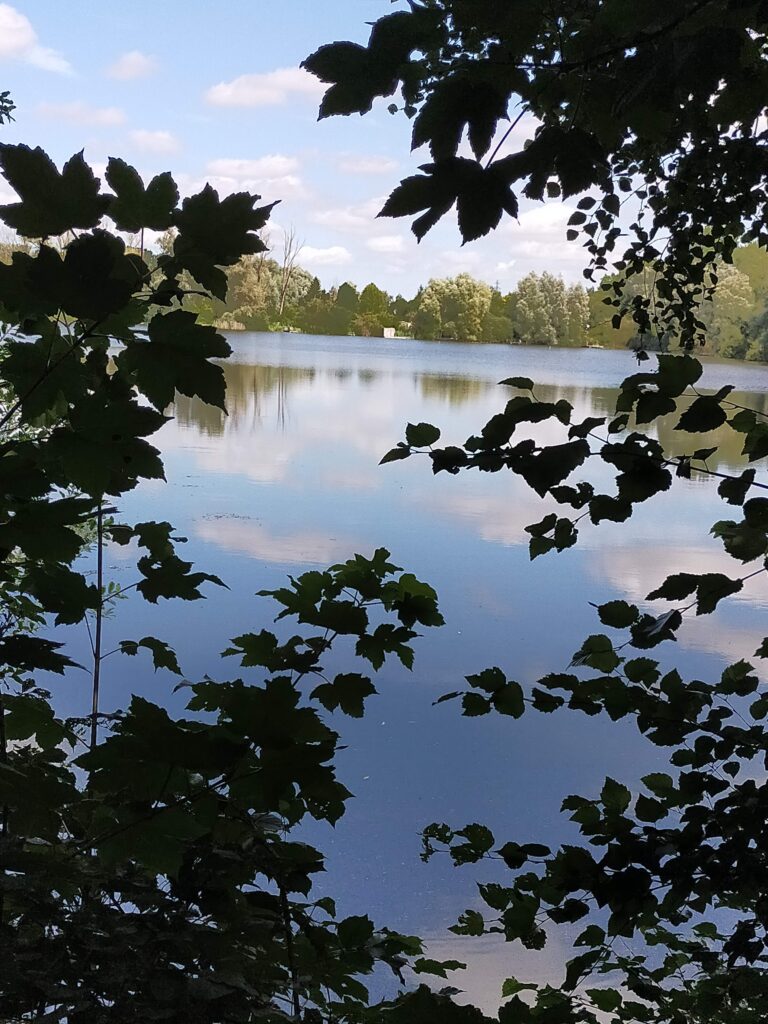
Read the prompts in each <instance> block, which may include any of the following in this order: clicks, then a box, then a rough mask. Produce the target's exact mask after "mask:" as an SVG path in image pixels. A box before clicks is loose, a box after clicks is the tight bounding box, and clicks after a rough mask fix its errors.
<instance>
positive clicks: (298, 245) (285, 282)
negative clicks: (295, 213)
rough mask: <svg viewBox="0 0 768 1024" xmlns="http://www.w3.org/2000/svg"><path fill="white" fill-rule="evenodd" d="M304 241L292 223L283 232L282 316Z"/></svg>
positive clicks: (280, 297) (279, 295)
mask: <svg viewBox="0 0 768 1024" xmlns="http://www.w3.org/2000/svg"><path fill="white" fill-rule="evenodd" d="M302 246H303V242H300V241H299V240H298V238H297V236H296V228H295V227H294V226H293V225H291V226H290V228H288V230H287V231H284V232H283V245H282V251H281V258H280V277H279V285H278V302H277V315H278V317H282V315H283V310H284V309H285V303H286V299H287V296H288V289H289V288H290V286H291V279H292V278H293V275H294V273H295V272H296V261H297V260H298V258H299V253H300V252H301V250H302Z"/></svg>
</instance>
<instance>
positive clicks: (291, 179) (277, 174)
mask: <svg viewBox="0 0 768 1024" xmlns="http://www.w3.org/2000/svg"><path fill="white" fill-rule="evenodd" d="M298 168H299V161H298V160H296V159H295V157H290V156H283V155H281V154H279V153H274V154H271V155H268V156H264V157H260V158H257V159H253V160H245V159H229V158H222V159H217V160H211V161H209V162H208V164H206V168H205V181H206V182H209V183H210V184H211V185H213V187H214V188H215V189H217V190H218V191H219V192H220V193H221V194H222V195H226V194H228V193H230V192H256V193H258V194H259V195H261V196H264V197H265V199H267V200H273V199H306V198H307V196H308V194H309V193H308V191H307V187H306V185H305V184H304V182H303V180H302V178H301V177H300V175H298V174H296V173H295V172H296V171H297V170H298ZM203 184H204V182H194V183H191V186H190V188H191V191H197V190H198V189H200V188H202V186H203Z"/></svg>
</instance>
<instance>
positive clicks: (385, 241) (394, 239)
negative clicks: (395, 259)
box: [365, 235, 405, 253]
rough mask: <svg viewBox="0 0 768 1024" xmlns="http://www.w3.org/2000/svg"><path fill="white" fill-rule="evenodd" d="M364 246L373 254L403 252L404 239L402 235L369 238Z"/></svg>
mask: <svg viewBox="0 0 768 1024" xmlns="http://www.w3.org/2000/svg"><path fill="white" fill-rule="evenodd" d="M365 244H366V245H367V247H368V248H369V249H371V250H372V251H373V252H384V253H397V252H405V238H404V237H403V235H378V236H374V237H373V238H369V239H368V241H367V242H366V243H365Z"/></svg>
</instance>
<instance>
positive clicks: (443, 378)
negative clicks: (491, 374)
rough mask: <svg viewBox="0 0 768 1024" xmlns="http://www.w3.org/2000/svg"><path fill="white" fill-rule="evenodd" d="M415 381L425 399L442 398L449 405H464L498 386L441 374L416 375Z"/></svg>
mask: <svg viewBox="0 0 768 1024" xmlns="http://www.w3.org/2000/svg"><path fill="white" fill-rule="evenodd" d="M414 381H415V382H417V383H418V385H419V388H420V390H421V394H422V395H423V397H424V398H440V399H442V400H443V401H444V402H447V403H448V405H464V404H465V403H466V402H471V401H472V400H473V399H475V398H479V397H480V396H481V395H484V394H485V393H486V392H488V391H490V390H491V388H493V387H495V386H496V385H495V384H492V383H490V382H489V381H485V380H478V379H477V378H476V377H455V376H453V375H452V374H451V375H448V374H440V373H415V374H414ZM499 394H500V395H501V390H500V391H499ZM500 400H503V399H500Z"/></svg>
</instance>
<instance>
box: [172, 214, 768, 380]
mask: <svg viewBox="0 0 768 1024" xmlns="http://www.w3.org/2000/svg"><path fill="white" fill-rule="evenodd" d="M170 245H172V238H171V237H169V238H167V239H163V238H161V240H160V248H161V250H163V251H165V250H167V249H168V247H169V246H170ZM300 257H301V247H300V245H299V244H298V243H297V242H296V235H295V232H294V231H290V232H288V234H287V235H286V237H285V240H284V243H283V246H282V248H281V249H277V250H275V249H273V250H272V251H271V252H267V251H265V252H263V253H259V254H257V255H255V256H247V257H244V258H243V259H242V260H240V262H239V263H238V264H237V265H236V266H234V267H232V268H230V269H229V271H228V274H227V277H228V285H229V291H228V293H227V299H226V300H220V299H216V298H215V297H214V298H210V297H204V298H203V297H191V298H188V300H187V302H188V303H189V304H190V305H191V306H192V307H193V308H194V311H195V312H196V313H197V314H198V316H199V317H200V318H201V322H203V323H208V324H212V325H214V326H216V327H218V328H219V329H223V330H242V329H245V330H254V331H275V330H277V331H280V330H288V331H301V332H303V333H306V334H324V335H350V334H351V335H357V336H362V337H371V336H379V337H380V336H382V335H383V334H384V331H385V328H390V329H392V330H394V332H395V333H396V334H397V335H398V336H402V337H411V338H419V339H423V340H427V341H434V340H441V339H444V340H452V341H468V342H495V343H501V344H504V343H517V344H524V345H561V346H569V345H570V346H584V345H591V346H594V347H600V348H625V347H638V346H642V347H645V348H655V347H658V344H659V342H658V339H652V338H650V337H649V336H647V335H644V334H642V333H639V332H638V329H637V325H636V324H635V323H634V322H633V321H632V320H631V319H630V318H629V317H624V318H623V320H622V323H621V325H620V326H618V327H616V326H615V325H614V324H613V323H612V316H611V314H612V312H613V310H612V308H611V307H610V306H608V305H606V291H605V289H604V287H595V288H585V287H583V286H582V285H581V284H576V285H569V284H567V283H566V282H565V281H564V280H563V278H562V277H561V276H559V275H555V274H552V273H549V272H547V271H545V272H544V273H542V274H536V273H529V274H526V275H525V277H523V278H522V279H521V280H520V281H519V282H518V283H517V285H516V286H515V287H514V288H513V289H512V290H511V291H508V292H504V291H503V290H502V289H501V288H500V287H499V286H498V284H496V285H495V286H492V285H489V284H487V283H486V282H484V281H481V280H478V279H477V278H474V277H473V276H472V275H471V274H468V273H460V274H457V275H456V276H454V277H448V278H432V279H431V280H430V281H429V282H428V283H427V285H426V286H423V287H420V288H419V289H418V291H417V292H416V294H415V295H414V296H413V297H412V298H410V299H408V298H405V297H404V296H403V295H401V294H398V295H395V296H393V295H391V294H389V293H388V292H387V291H385V290H384V289H382V288H380V287H379V286H378V285H376V284H375V283H373V282H370V283H369V284H367V285H366V286H365V287H364V288H362V289H359V290H358V288H357V287H356V286H355V285H354V284H352V283H351V282H349V281H345V282H344V283H343V284H342V285H340V286H338V287H331V288H323V286H322V285H321V283H320V281H319V279H318V278H317V277H315V276H313V275H312V274H310V273H309V272H308V271H307V270H306V269H304V268H303V267H302V266H301V265H300V264H299V259H300ZM732 258H733V262H732V263H725V262H720V263H719V265H718V282H717V287H716V290H715V292H714V294H713V296H712V298H711V299H710V300H708V301H706V302H704V303H703V304H702V307H701V317H702V322H703V323H704V324H705V327H706V338H707V340H706V345H705V347H704V351H705V352H707V353H709V354H712V355H718V356H722V357H725V358H732V359H747V360H752V361H766V360H768V253H766V252H765V250H763V249H760V248H759V247H758V246H757V245H756V244H754V243H753V244H750V245H744V246H740V247H738V248H737V249H736V250H735V252H734V253H733V257H732ZM657 277H658V275H657V273H656V272H655V271H653V270H652V269H651V268H648V269H647V270H644V271H643V272H642V273H639V274H636V275H634V276H633V277H632V278H631V279H630V280H629V281H628V282H626V283H625V284H624V285H623V291H622V303H623V306H622V308H623V309H625V310H630V309H631V308H632V305H633V303H634V302H635V301H636V300H637V299H642V300H643V301H644V302H647V303H648V305H649V306H650V307H652V306H653V305H654V304H655V302H656V301H657V297H656V291H657ZM612 281H613V278H612V277H611V276H606V277H605V278H604V279H603V281H602V282H601V285H606V284H607V285H610V284H611V282H612ZM663 344H664V339H662V345H663Z"/></svg>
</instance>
